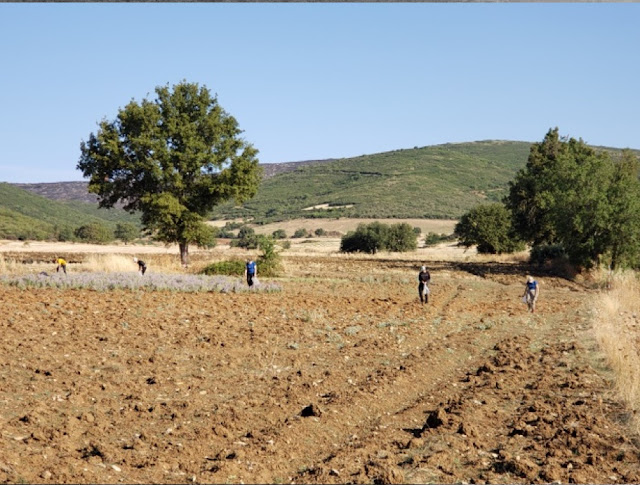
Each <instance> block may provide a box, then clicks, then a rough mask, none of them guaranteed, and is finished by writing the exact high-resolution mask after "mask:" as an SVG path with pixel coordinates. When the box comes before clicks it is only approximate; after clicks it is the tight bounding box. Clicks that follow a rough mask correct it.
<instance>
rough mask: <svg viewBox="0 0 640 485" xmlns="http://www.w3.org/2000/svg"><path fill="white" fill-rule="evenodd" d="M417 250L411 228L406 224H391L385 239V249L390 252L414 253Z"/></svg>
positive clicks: (415, 237)
mask: <svg viewBox="0 0 640 485" xmlns="http://www.w3.org/2000/svg"><path fill="white" fill-rule="evenodd" d="M417 248H418V239H417V236H416V233H415V231H414V230H413V227H411V226H410V225H409V224H407V223H406V222H402V223H398V224H391V226H390V227H389V235H388V239H387V245H386V249H387V251H392V252H398V253H402V252H407V251H415V250H416V249H417Z"/></svg>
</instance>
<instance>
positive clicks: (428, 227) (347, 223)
mask: <svg viewBox="0 0 640 485" xmlns="http://www.w3.org/2000/svg"><path fill="white" fill-rule="evenodd" d="M374 220H376V221H379V222H382V223H384V224H389V225H391V224H398V223H401V222H406V223H407V224H410V225H411V226H412V227H419V228H420V229H421V230H422V234H427V233H429V232H434V233H436V234H453V229H454V227H455V225H456V223H457V222H458V221H457V220H450V219H361V218H347V217H341V218H339V219H292V220H290V221H284V222H274V223H271V224H264V225H250V226H251V227H253V228H254V229H255V231H256V232H257V233H258V234H271V233H272V232H273V231H275V230H276V229H284V231H285V232H286V233H287V235H288V236H291V235H293V233H294V232H295V231H296V230H297V229H306V230H307V231H310V232H313V231H315V230H316V229H320V228H321V229H324V230H325V231H338V232H341V233H342V234H346V233H347V232H348V231H353V230H355V229H356V227H358V224H360V223H365V224H368V223H370V222H373V221H374ZM227 222H228V221H211V222H210V224H211V225H214V226H217V227H223V226H224V225H225V224H226V223H227Z"/></svg>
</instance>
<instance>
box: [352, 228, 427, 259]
mask: <svg viewBox="0 0 640 485" xmlns="http://www.w3.org/2000/svg"><path fill="white" fill-rule="evenodd" d="M416 247H417V241H416V234H415V232H414V231H413V228H412V227H411V226H410V225H409V224H406V223H400V224H393V225H391V226H389V225H387V224H383V223H381V222H379V221H374V222H371V223H369V224H365V223H361V224H358V227H357V228H356V230H355V231H349V232H348V233H347V234H345V235H344V236H343V237H342V239H341V240H340V251H342V252H345V253H355V252H363V253H369V254H375V253H377V252H378V251H381V250H388V251H397V252H403V251H412V250H415V249H416Z"/></svg>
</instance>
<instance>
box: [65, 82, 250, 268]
mask: <svg viewBox="0 0 640 485" xmlns="http://www.w3.org/2000/svg"><path fill="white" fill-rule="evenodd" d="M155 92H156V95H157V98H156V99H154V100H147V99H144V100H142V102H140V103H138V102H136V101H135V100H132V101H131V102H129V104H127V105H126V106H125V108H124V109H120V110H119V111H118V115H117V117H116V119H115V120H113V121H107V120H103V121H101V122H100V123H99V129H98V131H97V133H96V134H94V133H91V134H90V136H89V139H88V141H86V142H85V141H82V143H81V145H80V150H81V153H82V154H81V157H80V161H79V162H78V166H77V168H78V169H79V170H81V171H82V173H83V175H84V176H85V177H88V178H89V179H90V180H89V191H90V192H93V193H95V194H97V195H98V197H99V204H100V207H113V206H114V205H115V204H116V203H122V204H123V205H124V209H125V210H127V211H129V212H137V211H139V212H140V213H141V214H142V217H141V219H142V224H143V226H144V228H145V229H146V230H147V231H149V232H150V233H153V234H154V236H155V237H156V238H157V239H158V240H161V241H164V242H167V243H177V244H178V245H179V248H180V258H181V261H182V264H183V265H187V264H188V261H189V244H192V243H193V244H198V245H206V244H208V243H209V242H210V241H211V240H212V230H211V228H210V227H209V226H207V225H206V224H204V221H205V218H206V216H207V214H208V213H209V212H210V211H211V210H212V209H213V207H214V206H216V205H218V204H220V203H222V202H225V201H228V200H231V199H233V200H235V202H236V203H242V202H244V201H246V200H247V199H250V198H251V197H253V196H254V195H255V194H256V192H257V190H258V186H259V183H260V178H261V169H260V167H259V165H258V159H257V157H256V156H257V153H258V151H257V150H256V149H255V148H254V147H253V146H252V145H251V144H249V143H247V142H246V141H245V140H244V139H243V138H241V136H240V135H241V133H242V131H241V130H240V129H239V127H238V122H237V121H236V119H235V118H234V117H233V116H231V115H229V114H228V113H226V112H225V111H224V110H223V109H222V108H221V107H220V105H219V104H218V100H217V97H216V96H212V95H211V93H210V92H209V90H208V89H207V88H206V87H200V86H199V85H198V84H194V83H187V82H186V81H183V82H181V83H179V84H177V85H174V86H173V87H172V88H170V87H169V86H168V85H167V86H159V87H157V88H156V90H155Z"/></svg>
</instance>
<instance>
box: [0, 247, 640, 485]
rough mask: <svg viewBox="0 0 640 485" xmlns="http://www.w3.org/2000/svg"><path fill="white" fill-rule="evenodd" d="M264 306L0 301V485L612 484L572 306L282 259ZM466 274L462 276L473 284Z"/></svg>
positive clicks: (145, 299)
mask: <svg viewBox="0 0 640 485" xmlns="http://www.w3.org/2000/svg"><path fill="white" fill-rule="evenodd" d="M285 265H286V270H287V274H286V277H284V278H282V280H281V281H280V283H281V285H282V286H283V291H282V292H281V293H272V294H259V293H255V294H217V293H207V294H181V293H174V292H154V293H144V292H126V291H112V292H104V293H100V292H93V291H85V290H69V291H59V290H51V289H41V290H19V289H16V288H9V287H0V314H1V315H2V321H1V322H0V328H1V331H2V336H3V338H2V343H1V344H0V345H1V348H0V403H1V406H0V410H1V411H0V412H1V415H0V416H1V419H2V422H1V424H2V428H1V430H2V431H1V438H0V439H1V445H0V481H2V482H12V483H16V482H29V483H34V482H39V483H43V482H44V483H47V482H48V483H69V482H73V483H117V482H125V483H141V482H144V483H184V482H196V483H197V482H209V483H211V482H213V483H225V482H229V483H240V482H244V483H289V482H299V483H300V482H304V483H345V482H352V483H372V482H373V483H400V482H404V483H425V482H439V483H455V482H467V483H483V482H487V483H488V482H491V483H549V482H554V481H561V482H565V483H569V482H572V483H615V482H618V483H622V482H624V483H630V482H635V483H638V482H640V466H639V461H638V457H639V454H638V447H637V446H636V445H635V443H636V442H635V440H636V436H634V435H633V434H632V432H631V431H630V430H629V428H628V427H627V424H626V423H625V420H626V419H627V418H628V416H626V414H625V410H624V409H622V408H621V407H620V406H619V405H618V404H617V403H616V401H615V400H614V399H613V398H612V395H611V394H610V392H611V391H610V383H609V382H608V376H607V372H606V369H605V368H604V367H601V361H600V360H599V358H598V353H597V349H596V347H595V344H594V341H593V340H592V337H591V333H590V318H591V316H590V313H589V308H588V303H589V298H590V297H591V296H592V293H591V292H590V291H588V290H585V289H584V288H582V287H580V286H578V285H576V284H573V283H570V282H567V281H564V280H561V279H554V278H544V277H543V278H541V281H542V297H541V298H542V299H541V302H540V308H539V312H538V313H536V314H528V313H527V312H526V311H525V307H524V305H523V304H522V303H521V302H520V298H519V297H520V294H521V292H522V283H523V278H522V271H524V270H523V269H522V268H518V267H517V266H514V265H512V266H506V265H496V266H495V267H492V266H491V264H490V263H487V264H486V265H485V266H484V270H483V271H482V272H481V274H483V275H484V276H478V275H477V274H478V273H479V272H478V271H477V269H478V268H477V265H475V266H474V265H471V264H467V263H455V264H454V263H434V264H432V265H431V266H430V269H431V270H432V281H433V282H432V295H431V299H432V301H431V302H430V303H429V305H425V306H420V305H419V302H418V298H417V289H416V284H415V283H416V282H415V280H416V274H417V273H416V267H415V266H416V265H415V263H414V262H411V261H406V262H405V261H402V260H397V261H395V260H394V261H387V262H384V261H372V260H366V259H363V260H361V261H359V260H357V259H356V258H353V259H343V260H340V259H335V258H334V259H331V258H322V257H318V258H316V259H313V258H310V257H295V256H291V257H288V258H286V259H285ZM473 273H476V274H473Z"/></svg>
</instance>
